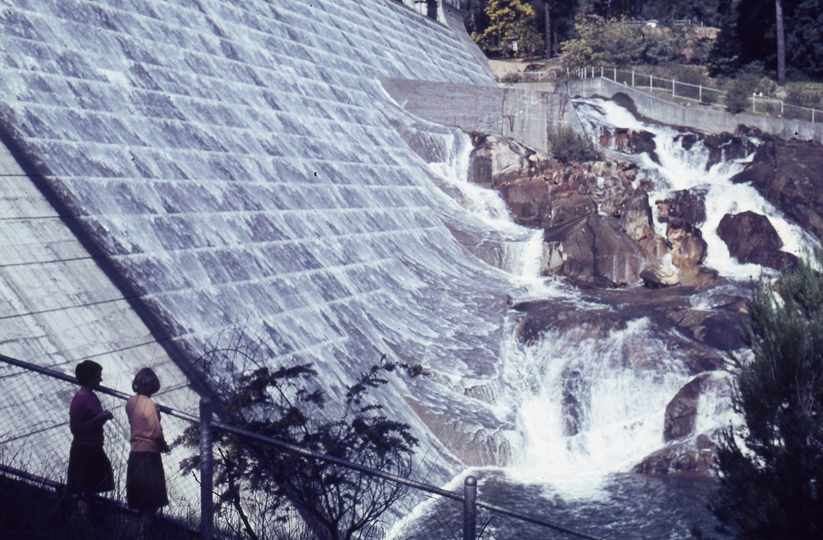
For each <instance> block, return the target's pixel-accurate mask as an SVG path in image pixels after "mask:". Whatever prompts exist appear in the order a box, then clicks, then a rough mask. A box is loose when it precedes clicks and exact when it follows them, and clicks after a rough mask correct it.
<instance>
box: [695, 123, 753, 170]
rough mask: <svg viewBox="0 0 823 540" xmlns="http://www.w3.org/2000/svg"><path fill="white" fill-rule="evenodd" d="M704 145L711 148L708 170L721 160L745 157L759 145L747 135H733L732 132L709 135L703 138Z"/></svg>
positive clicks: (707, 163) (707, 164)
mask: <svg viewBox="0 0 823 540" xmlns="http://www.w3.org/2000/svg"><path fill="white" fill-rule="evenodd" d="M703 145H704V146H705V147H706V148H708V149H709V160H708V161H707V162H706V170H709V169H710V168H711V167H712V166H713V165H715V164H717V163H720V162H721V161H729V160H732V159H743V158H745V157H746V156H748V155H749V154H751V153H752V152H754V151H756V150H757V147H756V146H755V144H754V143H753V142H751V141H750V140H749V139H748V138H747V137H742V136H739V135H732V134H731V133H725V132H724V133H720V134H718V135H708V136H706V138H705V139H704V140H703Z"/></svg>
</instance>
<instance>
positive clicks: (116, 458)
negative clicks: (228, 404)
mask: <svg viewBox="0 0 823 540" xmlns="http://www.w3.org/2000/svg"><path fill="white" fill-rule="evenodd" d="M0 384H2V388H3V392H2V393H0V410H2V411H3V413H4V414H5V416H6V421H4V422H2V424H0V426H2V427H0V473H3V474H7V475H14V476H16V477H17V478H20V479H22V480H24V481H26V482H29V483H37V484H39V485H41V486H42V487H48V488H52V489H54V490H56V491H57V493H60V494H62V489H63V485H64V482H65V478H66V471H67V467H68V456H69V449H70V446H71V441H72V436H71V432H70V430H69V420H68V419H69V405H70V403H71V400H72V398H73V396H74V394H75V393H76V391H77V389H78V382H77V380H76V379H75V378H74V377H71V376H69V375H66V374H64V373H60V372H59V371H56V370H53V369H49V368H43V367H40V366H36V365H33V364H30V363H27V362H23V361H20V360H16V359H14V358H10V357H7V356H4V355H0ZM96 394H97V395H98V397H99V398H100V401H101V403H102V405H103V409H104V410H108V411H111V412H112V413H113V414H114V418H113V419H112V420H110V421H109V422H107V424H106V427H105V434H106V440H105V447H104V448H105V451H106V454H107V455H108V457H109V460H110V461H111V463H112V468H113V470H114V480H115V489H114V490H113V491H111V492H107V493H103V494H101V497H102V498H103V499H104V501H108V502H109V503H110V504H111V505H112V506H113V507H119V508H121V509H124V508H125V506H126V466H127V462H128V454H129V450H130V444H129V434H130V429H129V424H128V418H127V416H126V412H125V401H126V400H127V399H128V398H129V397H130V396H128V395H126V394H123V393H122V392H118V391H116V390H111V389H109V388H105V387H100V388H99V389H97V390H96ZM154 397H155V398H156V399H157V402H158V406H159V408H160V411H161V415H162V420H161V421H162V425H163V431H164V435H165V437H166V440H168V441H174V440H176V439H179V438H181V437H182V435H183V434H184V432H185V431H186V430H187V428H191V427H193V426H194V427H199V430H200V446H199V448H196V447H192V446H186V445H184V444H172V448H171V451H170V453H168V454H165V455H163V460H164V466H165V472H166V484H167V489H168V494H169V506H168V507H167V508H166V509H164V516H165V517H166V518H168V519H170V520H171V521H173V522H175V523H176V524H177V525H180V526H183V527H184V528H185V529H187V530H189V531H192V530H198V529H199V530H200V533H201V536H202V538H207V539H211V538H241V537H256V538H259V539H260V540H263V539H264V538H272V539H274V538H276V539H290V540H303V539H306V540H309V539H310V538H314V537H315V535H314V534H313V533H312V531H311V530H309V529H308V527H307V526H306V525H305V524H304V523H303V522H302V520H301V519H300V517H299V515H298V513H297V512H296V511H294V510H293V509H291V508H289V507H287V508H286V509H285V510H284V511H283V512H280V514H279V517H280V518H281V519H279V520H278V521H277V522H276V523H273V522H272V520H271V519H270V514H269V513H268V512H267V511H266V509H267V505H269V504H270V502H271V501H270V500H268V499H267V497H271V495H269V494H266V493H259V492H255V491H254V490H253V489H246V490H245V493H244V499H243V503H244V505H245V507H246V508H247V509H248V510H249V512H248V515H246V516H242V515H240V514H239V513H238V512H237V511H236V509H235V508H233V505H232V501H231V500H230V498H227V497H226V493H219V492H216V491H215V490H214V488H213V482H214V473H213V469H212V464H213V459H214V456H215V454H217V455H219V452H220V448H217V449H215V448H214V447H213V443H212V441H213V439H214V436H213V435H214V433H215V432H216V431H217V430H223V431H225V432H229V433H231V434H232V435H235V436H239V437H241V438H243V440H248V441H249V442H250V443H251V442H252V441H253V442H255V443H261V442H262V443H265V444H271V445H272V446H274V447H277V448H278V449H280V450H282V451H286V452H292V453H294V454H300V455H303V456H306V457H309V458H312V459H319V460H324V461H327V462H331V463H335V464H337V465H339V466H343V467H346V468H350V469H354V470H356V471H358V472H360V473H362V474H366V475H370V476H374V477H378V478H382V479H383V480H385V481H387V482H394V483H396V484H399V485H400V486H402V487H403V489H404V490H405V491H404V496H403V497H401V498H400V501H399V503H400V504H401V505H403V506H406V507H409V508H411V507H416V508H420V507H421V506H423V507H425V506H426V505H425V504H423V505H420V504H419V503H420V500H421V497H430V498H431V499H432V501H433V504H435V505H436V508H435V510H434V511H431V512H425V511H423V512H422V513H420V515H419V519H415V520H412V521H410V522H408V523H407V524H406V525H405V526H402V527H401V529H400V530H399V531H394V532H393V533H392V531H391V529H390V527H391V524H390V523H388V522H387V523H385V524H380V523H377V524H376V525H375V526H374V527H372V528H371V529H369V530H368V531H367V532H366V533H365V534H364V535H361V538H385V537H387V535H390V534H391V535H392V536H391V537H394V538H409V539H413V538H432V537H436V538H442V539H449V538H454V539H461V538H462V539H463V540H475V539H479V538H483V539H504V538H512V539H516V538H521V537H522V535H523V534H524V532H525V531H527V530H533V529H539V530H542V531H543V532H542V533H538V536H540V537H542V538H561V537H569V536H572V537H577V538H589V539H596V538H598V537H596V536H592V535H590V534H587V533H584V532H581V531H577V530H574V529H570V528H567V527H564V526H562V525H560V524H558V523H554V522H552V521H548V520H546V519H543V518H540V517H536V516H532V515H528V514H523V513H519V512H516V511H513V510H509V509H507V508H503V507H499V506H496V505H493V504H490V503H486V502H484V501H478V500H476V497H477V483H476V479H475V478H474V477H471V476H470V477H467V478H466V482H465V486H464V488H463V490H462V492H460V491H450V490H447V489H442V488H438V487H435V486H431V485H428V484H424V483H421V482H415V481H412V480H409V479H407V478H400V477H396V476H393V475H391V474H387V473H385V472H382V471H378V470H375V469H371V468H369V467H366V466H364V465H359V464H356V463H351V462H346V461H344V460H340V459H338V458H333V457H331V456H326V455H322V454H317V453H315V452H311V451H309V450H306V449H303V448H300V447H297V446H294V445H292V444H289V443H285V442H283V441H278V440H275V439H270V438H266V437H263V436H261V435H258V434H255V433H251V432H247V431H244V430H242V429H239V428H236V427H234V426H231V425H226V424H222V423H220V422H216V421H213V414H212V408H211V407H212V405H211V400H209V399H207V398H204V399H202V400H201V404H200V413H201V414H200V416H199V417H197V416H193V415H190V414H186V413H182V412H180V411H176V410H174V409H170V408H169V407H165V406H163V405H162V393H161V394H158V395H156V396H154ZM198 454H199V457H200V460H199V461H200V463H201V468H200V470H199V471H198V470H195V471H192V472H189V473H184V472H181V471H182V470H183V469H182V468H181V467H180V466H179V464H180V463H181V462H182V461H184V460H186V459H190V458H192V457H194V456H195V455H198ZM204 464H205V465H204ZM198 474H199V475H200V477H198ZM209 495H211V497H210V496H209ZM63 498H65V497H63ZM215 501H216V502H217V504H215ZM455 502H458V503H462V504H454V503H455ZM444 503H450V504H444ZM461 506H462V517H461ZM258 510H259V511H258ZM255 512H256V515H255ZM201 516H202V517H205V519H201ZM244 519H254V520H255V523H254V525H255V527H256V528H257V531H258V533H257V534H256V536H252V535H251V534H249V533H248V530H249V528H250V527H248V523H244ZM383 525H385V527H384V526H383ZM530 534H531V533H530Z"/></svg>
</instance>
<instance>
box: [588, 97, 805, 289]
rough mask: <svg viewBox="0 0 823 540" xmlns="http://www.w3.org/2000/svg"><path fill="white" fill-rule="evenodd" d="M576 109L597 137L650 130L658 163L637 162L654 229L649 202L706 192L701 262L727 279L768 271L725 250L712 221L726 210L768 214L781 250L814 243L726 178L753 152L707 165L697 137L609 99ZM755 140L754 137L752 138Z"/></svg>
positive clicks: (717, 220)
mask: <svg viewBox="0 0 823 540" xmlns="http://www.w3.org/2000/svg"><path fill="white" fill-rule="evenodd" d="M576 110H577V113H578V116H579V117H580V120H581V123H582V124H583V126H584V129H585V130H586V132H587V134H588V135H589V136H590V137H591V138H593V139H595V140H596V139H598V138H599V136H600V135H601V133H603V131H612V132H613V131H614V129H615V128H628V129H631V130H632V131H635V132H638V131H647V132H650V133H652V134H653V135H654V141H655V144H656V147H657V148H656V149H655V153H656V155H657V157H658V160H659V163H656V162H655V161H654V160H653V159H652V158H651V157H650V156H649V155H648V154H646V153H644V154H641V156H640V158H641V166H642V167H643V168H644V169H646V170H647V171H648V172H649V173H651V175H652V176H653V178H654V180H655V189H654V190H653V191H651V192H649V201H650V203H651V204H652V210H653V212H654V216H655V223H656V226H657V233H658V234H660V235H661V236H665V224H661V223H659V222H658V220H657V208H656V206H655V205H654V202H655V201H657V200H662V199H665V198H667V197H671V196H672V195H673V193H674V192H675V191H679V190H686V189H690V190H697V191H701V192H705V204H706V216H707V217H706V221H705V223H697V224H696V225H698V226H699V227H700V229H701V231H702V233H703V239H704V240H705V241H706V243H707V244H708V250H707V255H706V260H705V261H704V265H705V266H708V267H710V268H713V269H715V270H717V271H718V272H720V275H722V276H724V277H728V278H731V279H736V280H741V281H746V280H750V279H752V278H756V277H757V276H758V275H759V274H760V273H761V272H762V271H766V272H768V273H771V272H770V271H769V270H768V269H763V268H761V267H760V266H759V265H756V264H741V263H739V262H737V261H736V260H734V258H732V257H731V255H730V254H729V250H728V248H727V247H726V245H725V243H724V242H723V241H722V240H721V239H720V237H719V236H718V235H717V225H718V224H719V223H720V220H721V219H722V218H723V216H724V215H726V214H738V213H740V212H746V211H752V212H755V213H758V214H762V215H765V216H767V217H768V218H769V220H770V221H771V223H772V225H773V226H774V228H775V229H776V230H777V233H778V235H779V236H780V240H781V241H782V242H783V250H784V251H787V252H789V253H793V254H795V255H798V256H799V255H801V254H802V253H803V251H804V250H805V249H808V248H811V247H812V246H814V245H816V244H817V242H816V240H814V238H813V237H812V236H811V235H810V234H809V233H807V232H806V231H804V230H803V229H802V228H801V227H800V226H798V225H797V224H795V223H791V222H789V221H787V220H786V218H785V217H784V216H783V215H782V213H781V212H780V211H779V210H777V209H776V208H775V207H774V205H772V204H771V203H770V202H768V201H767V200H766V199H764V198H763V197H762V196H761V195H760V194H759V193H758V192H757V190H756V189H755V188H754V187H752V186H750V185H747V184H735V183H733V182H732V181H731V178H732V177H733V176H734V175H735V174H737V173H738V172H740V171H742V170H743V168H744V166H745V165H746V163H748V162H749V161H751V159H752V158H753V157H754V154H750V155H749V156H747V157H746V158H743V159H732V160H723V159H721V160H720V162H719V163H716V164H714V165H712V166H711V167H708V168H707V167H706V165H707V163H708V161H709V150H708V149H707V148H706V146H705V145H704V142H703V141H702V140H698V141H697V142H695V143H694V145H693V146H691V147H690V148H689V149H686V148H684V147H683V145H682V144H681V139H682V137H683V136H684V135H686V133H684V132H682V131H678V130H676V129H674V128H672V127H669V126H665V125H659V124H648V123H645V122H641V121H639V120H637V119H636V118H635V117H634V116H633V115H632V114H631V113H630V112H629V111H628V110H626V109H625V108H623V107H620V106H619V105H618V104H616V103H615V102H613V101H605V100H600V99H588V100H578V101H577V102H576ZM752 142H754V143H755V144H757V143H758V142H759V141H757V140H756V139H752Z"/></svg>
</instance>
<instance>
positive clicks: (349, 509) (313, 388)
mask: <svg viewBox="0 0 823 540" xmlns="http://www.w3.org/2000/svg"><path fill="white" fill-rule="evenodd" d="M219 341H221V342H223V343H218V344H217V345H216V346H214V348H213V349H212V350H211V351H210V352H209V353H207V354H206V355H205V356H204V357H203V360H204V362H203V365H204V368H205V369H206V370H207V371H208V373H206V375H207V377H208V378H209V379H210V380H211V382H212V387H214V388H217V389H218V393H219V394H220V396H221V398H222V401H223V403H224V405H225V407H224V410H223V413H224V415H227V416H228V417H229V418H231V423H232V424H233V425H234V426H235V427H239V428H241V429H244V430H246V431H251V432H253V433H256V434H259V435H263V436H265V437H269V438H273V439H277V440H280V441H285V442H287V443H291V444H293V445H295V446H299V447H301V448H304V449H308V450H311V451H312V452H315V453H319V454H325V455H330V456H333V457H335V458H338V459H342V460H346V461H349V462H353V463H357V464H359V465H364V466H367V467H370V468H372V469H377V470H380V471H383V472H386V473H389V474H393V475H395V476H400V477H406V476H408V475H409V474H410V473H411V470H412V469H411V466H412V455H413V453H414V447H415V446H416V445H417V440H416V439H415V438H414V437H413V436H412V434H411V432H410V426H409V425H407V424H404V423H402V422H398V421H395V420H392V419H390V418H388V417H386V416H385V414H384V413H383V409H382V406H380V405H378V404H376V403H375V402H374V401H373V400H372V399H370V396H368V393H369V391H370V390H372V389H374V388H378V387H380V386H382V385H383V384H386V383H387V382H388V381H387V379H386V378H385V377H386V375H387V374H388V373H390V372H394V371H395V370H397V371H400V369H399V368H403V369H404V371H405V372H406V374H407V375H409V376H416V375H418V374H420V373H421V372H422V369H421V368H419V366H406V365H403V366H399V365H395V364H391V363H389V362H386V361H385V356H384V358H382V359H381V362H380V364H379V365H374V366H372V367H371V368H370V369H369V370H368V371H366V372H365V373H363V374H362V375H361V377H360V378H359V379H358V380H357V381H355V382H354V383H353V384H352V385H350V386H348V387H346V388H345V390H346V394H345V397H343V398H342V403H343V409H342V411H338V412H336V413H329V412H326V411H325V410H324V405H325V404H326V403H327V401H328V399H329V398H328V396H327V394H326V391H325V390H324V389H323V387H322V386H321V385H320V383H319V381H318V373H317V371H316V370H315V369H314V368H313V366H312V365H311V364H297V365H292V366H279V367H271V368H270V367H269V365H274V364H275V362H273V361H272V360H271V348H270V347H269V346H268V345H267V344H266V343H265V342H263V341H261V340H259V339H256V338H248V337H247V336H246V335H245V333H243V332H238V333H236V334H233V335H229V337H228V338H227V339H221V340H219ZM184 440H185V442H187V443H188V444H198V442H199V428H198V426H196V425H195V426H192V428H190V429H189V430H188V431H187V432H186V434H185V436H184ZM215 442H216V444H215V447H216V453H217V455H218V456H217V458H216V459H215V488H216V490H218V491H219V493H220V499H219V504H220V506H221V507H222V508H226V509H233V510H234V511H235V512H236V514H237V515H238V516H239V519H240V522H242V527H243V528H244V529H245V530H246V533H247V534H248V535H249V536H250V537H251V538H257V537H259V533H260V531H261V529H264V528H269V527H271V523H272V522H276V521H278V520H281V521H282V520H284V519H286V516H287V515H288V514H289V513H290V512H291V509H292V508H293V509H296V510H297V512H298V513H299V515H300V517H301V518H302V519H303V520H304V521H305V522H306V523H307V524H308V526H309V527H310V528H312V530H313V531H314V533H315V536H316V537H320V538H328V539H330V540H338V539H343V538H346V539H349V538H352V537H360V536H366V537H368V536H369V535H370V530H371V529H372V528H373V527H375V523H376V521H377V520H378V519H379V518H380V516H381V515H382V514H383V513H384V512H385V511H386V510H388V509H389V508H390V507H391V506H392V505H393V504H395V503H396V502H397V501H398V499H399V498H400V497H401V496H402V495H403V494H405V489H404V487H403V486H401V485H399V484H396V483H393V482H388V481H385V480H383V479H381V478H376V477H373V476H370V475H367V474H365V473H361V472H359V471H356V470H353V469H350V468H346V467H344V466H342V465H337V464H334V463H330V462H328V461H325V460H321V459H315V458H312V457H307V456H305V455H303V454H299V453H297V452H292V451H289V450H285V449H283V448H279V447H275V446H272V445H270V444H266V443H263V442H259V441H256V440H253V439H248V438H244V437H241V436H238V435H234V434H230V433H225V432H218V433H217V434H216V436H215ZM198 464H199V458H198V457H196V456H195V457H193V458H191V459H189V460H187V461H186V462H184V463H183V467H184V468H185V469H188V470H191V469H193V468H194V467H196V466H198Z"/></svg>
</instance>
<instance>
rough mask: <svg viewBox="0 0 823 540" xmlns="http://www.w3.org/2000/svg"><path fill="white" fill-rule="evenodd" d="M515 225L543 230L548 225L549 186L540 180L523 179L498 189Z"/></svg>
mask: <svg viewBox="0 0 823 540" xmlns="http://www.w3.org/2000/svg"><path fill="white" fill-rule="evenodd" d="M500 196H501V197H503V200H505V201H506V204H507V205H508V207H509V210H511V213H512V217H513V218H514V221H515V222H516V223H519V224H520V225H525V226H527V227H539V228H543V227H544V226H546V225H548V224H549V219H550V217H551V209H550V207H549V185H548V184H547V183H546V181H545V180H543V179H540V178H525V179H522V180H518V181H516V182H512V183H509V184H507V185H505V186H503V187H502V189H500Z"/></svg>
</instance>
